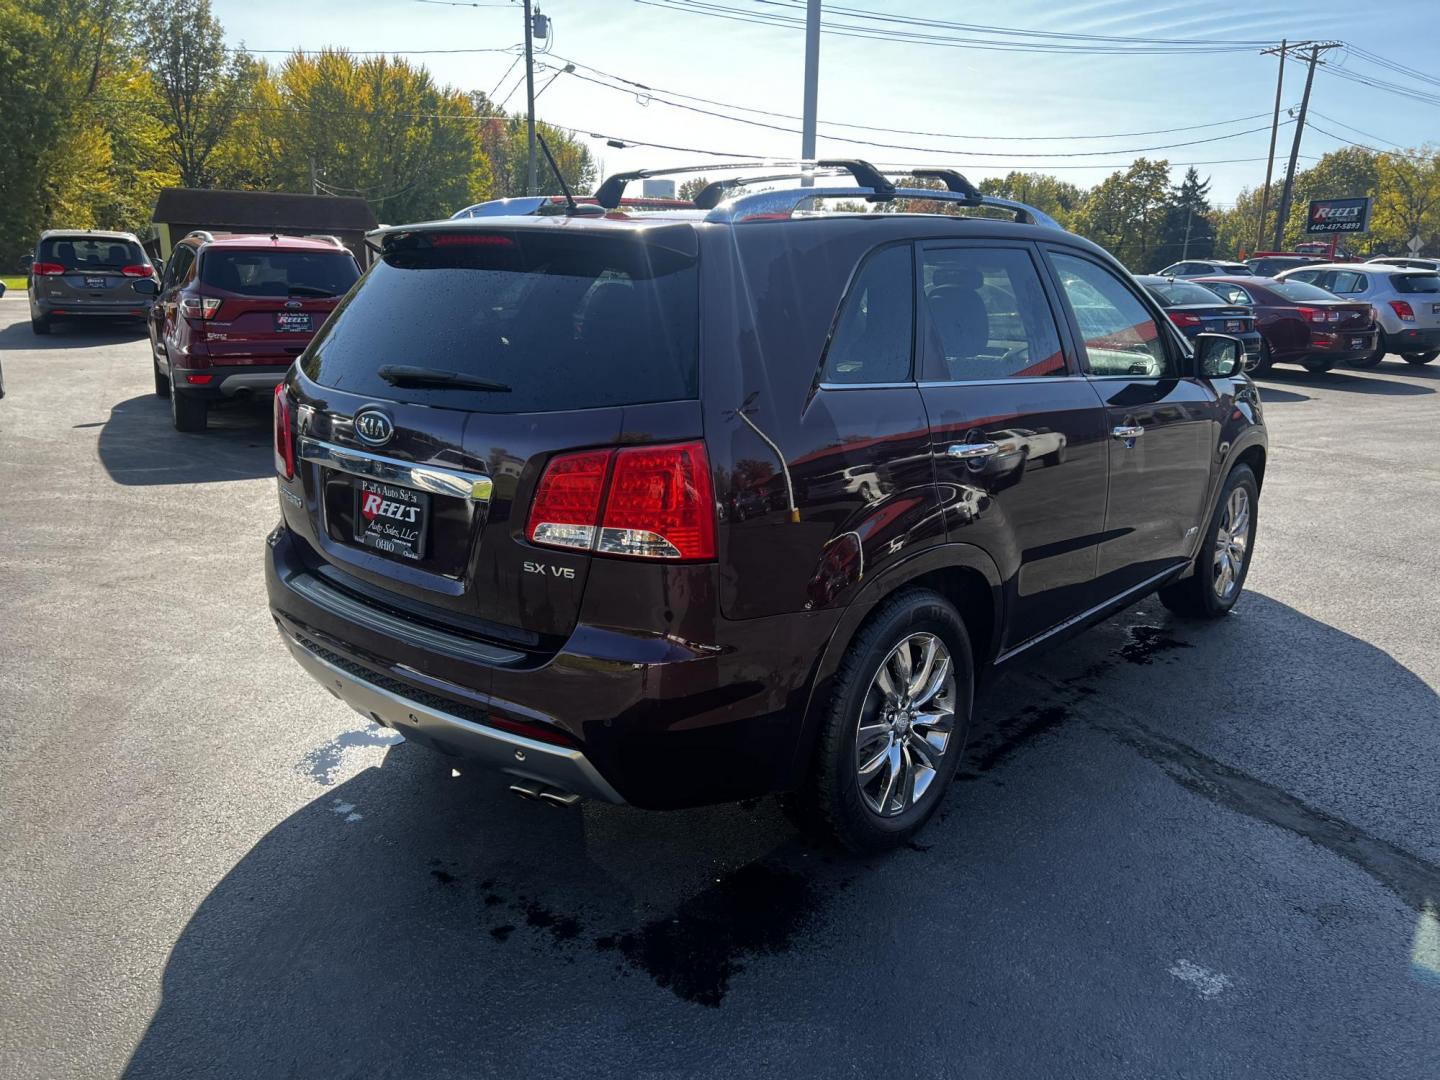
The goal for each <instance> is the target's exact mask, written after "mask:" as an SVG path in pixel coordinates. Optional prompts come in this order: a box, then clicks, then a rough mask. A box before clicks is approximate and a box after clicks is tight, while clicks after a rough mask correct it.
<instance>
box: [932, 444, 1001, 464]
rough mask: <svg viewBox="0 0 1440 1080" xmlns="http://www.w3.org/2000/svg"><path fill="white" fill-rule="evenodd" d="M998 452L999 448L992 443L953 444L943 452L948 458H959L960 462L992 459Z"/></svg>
mask: <svg viewBox="0 0 1440 1080" xmlns="http://www.w3.org/2000/svg"><path fill="white" fill-rule="evenodd" d="M999 452H1000V447H999V446H998V445H997V444H995V443H993V442H971V443H954V444H953V445H952V446H951V447H950V448H949V449H948V450H946V451H945V453H946V454H948V455H949V456H950V457H953V458H959V459H960V460H961V461H974V460H976V459H977V458H987V457H994V456H995V455H996V454H998V453H999Z"/></svg>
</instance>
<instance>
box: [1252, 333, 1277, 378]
mask: <svg viewBox="0 0 1440 1080" xmlns="http://www.w3.org/2000/svg"><path fill="white" fill-rule="evenodd" d="M1274 366H1275V358H1274V357H1273V356H1271V355H1270V343H1269V342H1268V341H1266V340H1264V339H1263V338H1262V339H1261V340H1260V359H1259V360H1258V361H1256V363H1255V370H1254V371H1252V372H1250V374H1251V375H1268V374H1269V373H1270V369H1271V368H1272V367H1274Z"/></svg>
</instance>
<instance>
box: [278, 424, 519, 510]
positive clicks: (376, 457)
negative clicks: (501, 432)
mask: <svg viewBox="0 0 1440 1080" xmlns="http://www.w3.org/2000/svg"><path fill="white" fill-rule="evenodd" d="M300 460H302V461H310V462H314V463H315V464H316V465H324V466H326V467H328V468H331V469H338V470H339V471H340V472H346V473H350V474H351V475H352V476H363V477H365V478H366V479H369V480H379V481H381V482H383V483H387V484H397V485H399V486H401V487H412V488H416V489H417V490H420V491H428V492H431V493H432V494H435V495H448V496H450V497H451V498H456V499H471V500H473V501H475V502H480V503H488V502H489V501H490V496H491V494H492V493H493V492H494V490H495V483H494V481H493V480H491V479H490V477H488V476H484V475H482V474H480V473H467V472H460V471H459V470H457V469H447V468H444V467H442V466H439V465H425V464H422V463H419V462H414V461H400V460H398V459H396V458H388V457H382V456H381V455H380V454H372V453H369V452H368V451H365V450H353V449H351V448H350V447H348V446H336V445H335V444H334V443H327V442H321V441H320V440H319V439H312V438H309V437H308V436H301V438H300Z"/></svg>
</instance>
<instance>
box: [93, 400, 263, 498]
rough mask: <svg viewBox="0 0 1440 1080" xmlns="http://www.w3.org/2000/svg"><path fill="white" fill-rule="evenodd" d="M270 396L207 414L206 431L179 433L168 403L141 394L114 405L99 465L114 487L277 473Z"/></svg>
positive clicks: (103, 432) (103, 436)
mask: <svg viewBox="0 0 1440 1080" xmlns="http://www.w3.org/2000/svg"><path fill="white" fill-rule="evenodd" d="M272 422H273V421H272V418H271V409H270V399H269V395H268V394H267V395H259V396H257V397H254V398H251V399H249V400H246V401H233V402H226V403H225V404H223V405H221V406H219V407H217V408H212V409H211V410H210V424H209V428H208V429H207V430H206V431H204V432H201V433H197V434H193V435H191V434H183V433H181V432H178V431H176V430H175V428H174V426H173V425H172V424H171V422H170V402H169V401H167V400H166V399H164V398H160V397H156V396H155V395H154V394H142V395H141V396H139V397H133V398H130V399H129V400H128V401H122V402H120V403H119V404H117V405H115V406H113V407H112V408H111V410H110V417H109V419H108V420H106V421H105V423H104V425H103V426H102V427H101V429H100V441H99V453H100V461H101V463H102V464H103V465H104V466H105V471H106V472H108V473H109V474H110V479H112V480H114V481H115V482H116V483H117V484H125V485H127V486H133V485H147V484H201V483H210V482H213V481H218V480H255V479H258V478H260V477H264V476H269V475H271V474H272V473H273V472H274V470H275V462H274V458H273V456H272V454H271V450H270V430H271V424H272Z"/></svg>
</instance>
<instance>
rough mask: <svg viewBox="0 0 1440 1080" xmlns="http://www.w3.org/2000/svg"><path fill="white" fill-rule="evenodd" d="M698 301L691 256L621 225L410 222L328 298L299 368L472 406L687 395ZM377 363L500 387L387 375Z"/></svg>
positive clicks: (394, 395) (354, 384) (391, 394)
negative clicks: (589, 229)
mask: <svg viewBox="0 0 1440 1080" xmlns="http://www.w3.org/2000/svg"><path fill="white" fill-rule="evenodd" d="M447 237H448V238H451V239H448V240H447V239H446V238H447ZM480 238H483V240H482V239H480ZM698 302H699V285H698V274H697V271H696V263H695V258H694V256H693V255H687V254H682V253H680V252H678V251H675V250H672V249H670V248H667V247H663V246H661V245H660V244H659V243H656V244H653V245H652V244H646V243H643V242H641V241H639V240H638V239H637V238H636V237H633V236H627V237H623V238H616V237H602V236H596V235H593V234H591V235H585V234H578V233H577V234H572V235H536V234H534V233H527V232H524V231H521V232H517V233H515V234H502V233H489V232H487V233H469V232H467V233H459V234H457V233H414V234H411V235H410V236H409V237H405V238H402V239H401V240H400V241H399V242H398V243H396V244H394V245H392V246H391V247H389V248H387V251H386V254H385V255H383V256H382V257H381V258H380V259H378V260H377V261H376V263H375V265H374V266H372V267H371V268H370V271H369V272H368V273H367V274H366V276H365V278H364V280H363V281H362V282H361V283H360V285H359V286H358V287H357V288H356V289H355V291H354V292H352V293H351V294H350V295H349V296H348V297H347V298H346V299H345V300H343V301H342V302H341V304H340V306H339V307H338V308H337V309H336V312H335V314H334V315H333V316H331V318H330V320H329V321H328V322H327V323H326V324H325V327H324V328H323V329H322V330H321V332H320V334H318V335H317V336H316V338H315V339H314V341H313V343H312V344H311V347H310V349H309V351H308V352H307V353H306V354H305V359H304V361H303V368H304V371H305V374H306V375H308V376H309V377H310V378H311V379H314V380H315V381H316V382H318V383H320V384H321V385H323V386H330V387H334V388H336V389H339V390H346V391H349V392H351V393H355V394H366V395H373V396H375V397H380V398H389V399H391V400H399V401H413V402H418V403H421V404H426V405H435V406H440V407H446V408H464V409H473V410H475V411H479V412H532V411H547V410H554V409H586V408H596V407H600V406H613V405H636V404H640V403H642V402H647V401H675V400H680V399H684V398H694V397H695V396H696V393H697V383H698V379H699V361H698V343H697V342H698V323H699V318H698V314H697V308H698ZM385 364H403V365H408V366H416V367H432V368H438V369H441V370H443V371H453V372H459V373H462V374H465V375H473V376H478V377H479V378H483V379H487V380H490V381H492V382H496V383H500V384H502V385H504V386H508V387H509V388H510V389H509V390H508V391H491V390H475V389H460V388H434V387H397V386H392V385H390V384H389V383H388V382H386V381H385V380H384V379H382V378H380V376H379V375H378V374H377V370H376V369H378V368H379V367H380V366H382V365H385Z"/></svg>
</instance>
